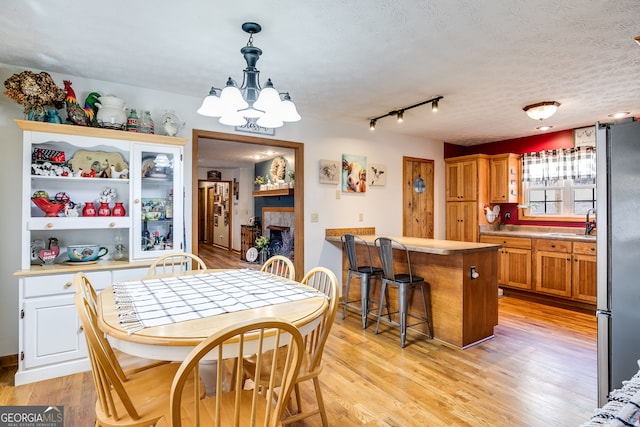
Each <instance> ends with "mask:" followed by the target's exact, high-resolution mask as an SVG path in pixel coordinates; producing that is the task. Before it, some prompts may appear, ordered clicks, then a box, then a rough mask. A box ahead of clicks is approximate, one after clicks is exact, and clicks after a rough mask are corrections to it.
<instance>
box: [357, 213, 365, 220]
mask: <svg viewBox="0 0 640 427" xmlns="http://www.w3.org/2000/svg"><path fill="white" fill-rule="evenodd" d="M358 221H360V222H362V221H364V214H363V213H362V212H360V213H359V214H358Z"/></svg>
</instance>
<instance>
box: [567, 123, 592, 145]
mask: <svg viewBox="0 0 640 427" xmlns="http://www.w3.org/2000/svg"><path fill="white" fill-rule="evenodd" d="M573 146H574V147H595V146H596V127H595V126H588V127H585V128H578V129H574V130H573Z"/></svg>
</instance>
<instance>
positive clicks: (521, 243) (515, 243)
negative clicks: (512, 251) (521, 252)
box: [480, 236, 531, 249]
mask: <svg viewBox="0 0 640 427" xmlns="http://www.w3.org/2000/svg"><path fill="white" fill-rule="evenodd" d="M480 242H482V243H493V244H496V245H502V246H504V247H508V248H520V249H531V239H527V238H525V237H505V236H480Z"/></svg>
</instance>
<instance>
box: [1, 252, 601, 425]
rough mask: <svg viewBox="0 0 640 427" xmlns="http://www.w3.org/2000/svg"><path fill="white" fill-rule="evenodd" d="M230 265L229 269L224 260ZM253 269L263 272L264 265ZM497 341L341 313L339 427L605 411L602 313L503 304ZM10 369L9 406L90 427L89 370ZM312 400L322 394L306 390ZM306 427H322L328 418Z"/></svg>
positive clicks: (335, 402) (335, 367)
mask: <svg viewBox="0 0 640 427" xmlns="http://www.w3.org/2000/svg"><path fill="white" fill-rule="evenodd" d="M225 255H226V254H225V253H223V252H221V251H219V250H214V251H211V250H202V251H201V253H200V256H201V257H202V258H203V259H205V262H206V263H207V265H208V266H209V267H211V268H216V267H223V266H225V265H227V266H229V267H247V266H250V265H249V264H246V263H242V262H240V260H239V255H237V254H233V256H232V258H228V257H226V256H225ZM224 263H226V264H224ZM251 267H254V268H256V265H255V264H254V265H252V266H251ZM499 313H500V316H499V325H498V326H497V327H496V328H495V337H494V338H493V339H491V340H488V341H486V342H484V343H482V344H479V345H476V346H474V347H471V348H469V349H466V350H457V349H453V348H450V347H447V346H446V345H444V344H442V343H440V342H438V341H436V340H426V339H423V338H422V337H421V336H419V335H417V334H416V335H414V334H411V333H409V337H408V344H407V346H406V347H405V348H404V349H402V348H400V345H399V334H398V331H397V330H396V329H391V328H390V327H385V328H384V329H382V331H381V333H380V334H379V335H375V334H374V333H373V330H374V328H373V327H371V326H369V328H367V329H366V330H362V329H361V327H360V320H359V318H358V315H357V314H355V313H348V314H347V318H346V319H345V320H342V316H341V315H338V316H336V322H335V324H334V325H333V329H332V332H331V336H330V337H329V340H328V342H327V346H326V348H325V357H324V372H323V373H322V376H321V383H322V387H323V393H324V399H325V404H326V407H327V410H328V416H329V420H330V423H331V425H333V426H358V425H363V426H364V425H366V426H421V427H422V426H466V425H469V426H475V427H477V426H492V427H493V426H510V427H511V426H545V427H546V426H577V425H579V424H580V423H582V422H584V421H586V420H588V419H589V417H590V416H591V415H592V413H593V410H594V409H595V407H596V323H595V318H594V316H592V315H587V314H582V313H575V312H571V311H567V310H564V309H560V308H555V307H548V306H544V305H540V304H536V303H531V302H525V301H521V300H517V299H514V298H509V297H505V298H501V299H500V302H499ZM14 372H15V370H14V369H3V370H0V405H16V404H19V405H24V404H38V405H64V406H65V418H66V425H67V426H89V425H91V424H92V421H93V418H92V411H93V405H94V402H95V392H94V391H93V385H92V383H91V377H90V375H89V374H88V373H84V374H76V375H71V376H67V377H63V378H59V379H54V380H49V381H42V382H39V383H35V384H29V385H24V386H20V387H13V386H12V385H11V384H12V382H13V373H14ZM303 392H304V394H305V395H304V398H305V399H308V400H311V397H312V396H313V394H312V393H313V391H312V388H311V387H309V388H304V389H303ZM296 425H297V426H319V425H321V423H320V419H319V417H314V418H311V419H308V420H307V421H306V423H298V424H296Z"/></svg>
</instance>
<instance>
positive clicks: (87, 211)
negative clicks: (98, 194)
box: [82, 202, 96, 216]
mask: <svg viewBox="0 0 640 427" xmlns="http://www.w3.org/2000/svg"><path fill="white" fill-rule="evenodd" d="M82 216H96V207H95V206H94V205H93V202H87V203H85V204H84V208H83V209H82Z"/></svg>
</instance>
